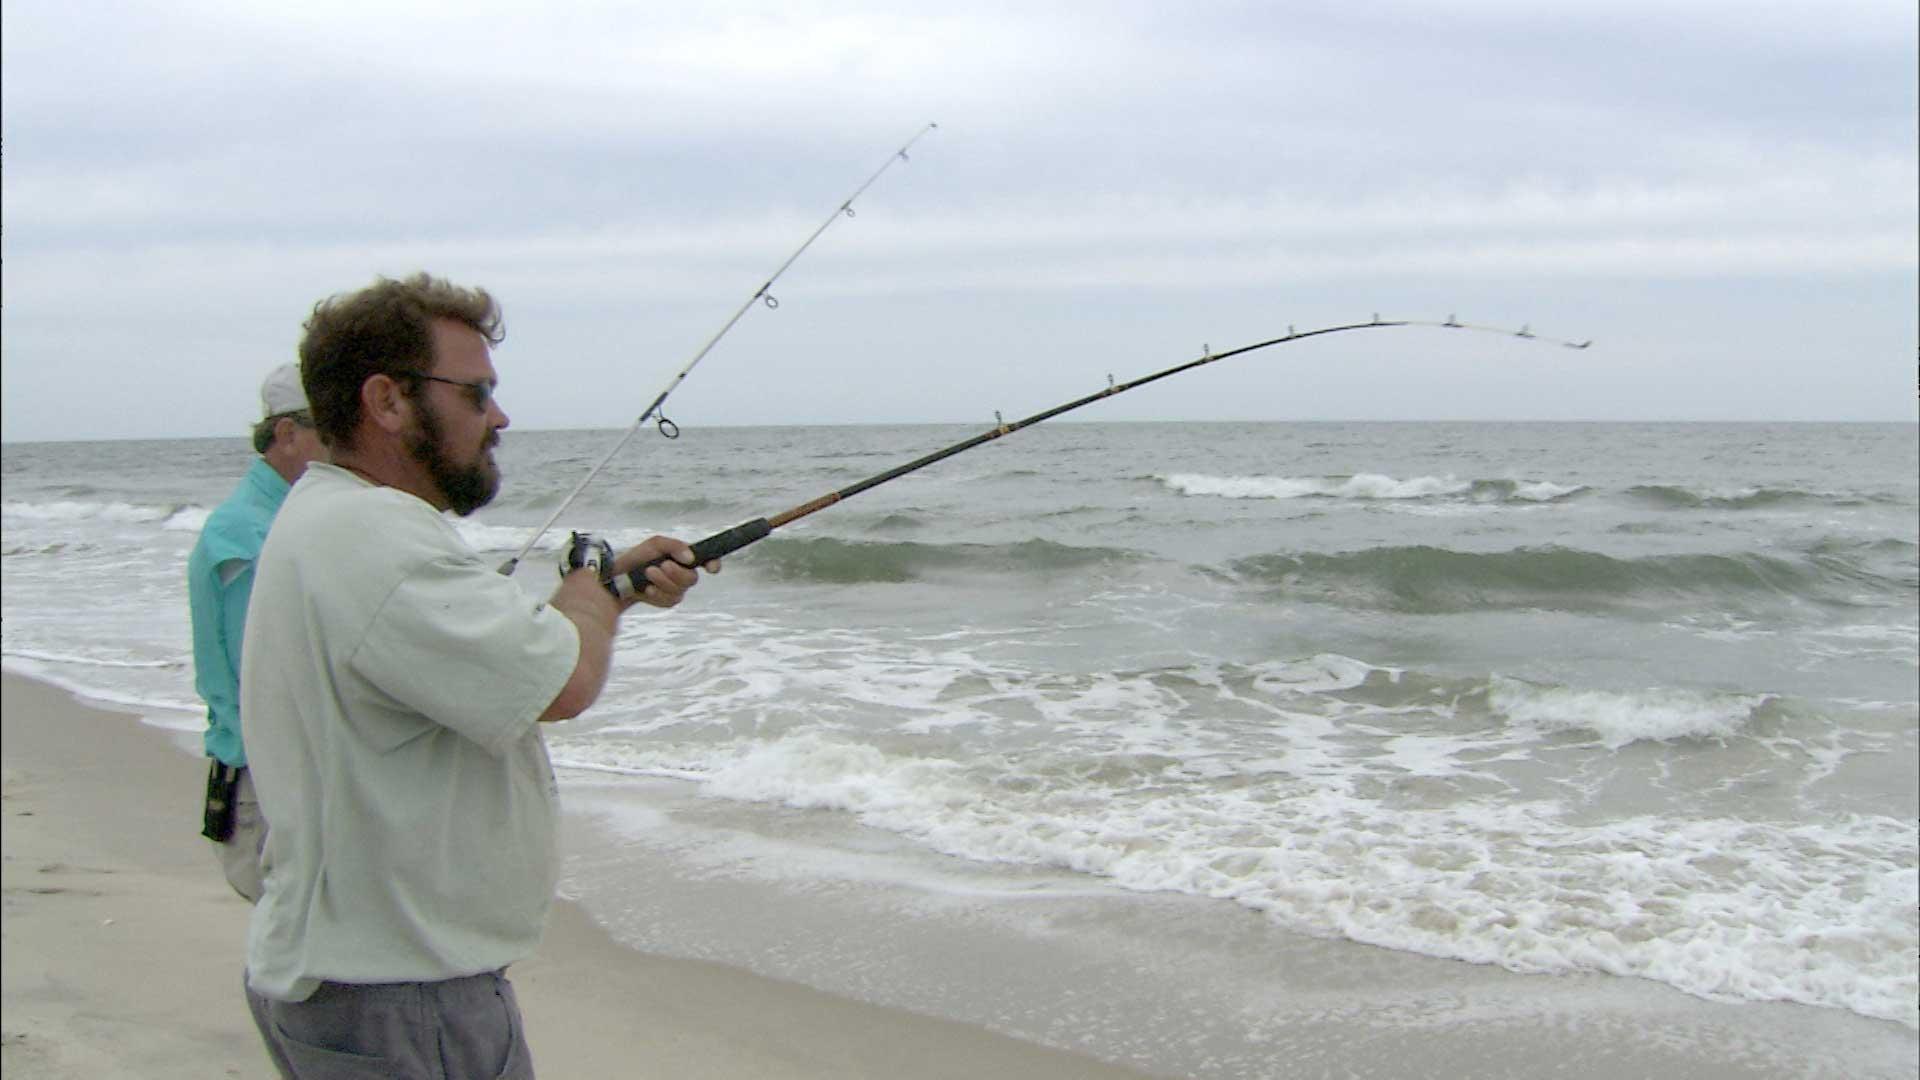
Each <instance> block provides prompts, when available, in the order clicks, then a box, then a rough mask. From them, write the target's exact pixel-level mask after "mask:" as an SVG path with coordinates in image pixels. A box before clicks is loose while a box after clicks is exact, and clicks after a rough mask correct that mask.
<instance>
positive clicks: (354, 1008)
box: [243, 971, 533, 1080]
mask: <svg viewBox="0 0 1920 1080" xmlns="http://www.w3.org/2000/svg"><path fill="white" fill-rule="evenodd" d="M243 979H244V976H243ZM246 992H247V1008H248V1009H249V1010H250V1011H251V1012H252V1013H253V1023H254V1026H255V1027H258V1028H259V1029H260V1037H261V1038H262V1039H264V1040H266V1044H267V1056H269V1057H271V1058H272V1059H273V1064H274V1067H275V1068H277V1069H279V1070H280V1075H281V1076H282V1077H284V1078H285V1080H376V1078H377V1080H495V1078H499V1080H533V1057H532V1055H531V1054H530V1053H529V1052H528V1051H527V1041H526V1038H525V1037H524V1035H523V1034H522V1031H521V1024H520V1003H519V1001H517V1000H516V999H515V998H514V996H513V984H512V983H510V982H508V981H507V978H506V976H505V975H504V974H502V973H500V972H497V971H495V972H487V973H485V974H481V975H469V976H467V977H466V978H463V979H448V980H446V981H444V982H412V983H375V984H352V983H321V984H320V988H319V989H318V990H315V991H314V992H313V996H312V997H310V998H308V999H307V1000H305V1001H275V1000H273V999H272V998H267V997H263V996H261V995H259V994H256V993H254V991H253V988H252V987H247V988H246Z"/></svg>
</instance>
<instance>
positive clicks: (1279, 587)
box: [738, 537, 1916, 615]
mask: <svg viewBox="0 0 1920 1080" xmlns="http://www.w3.org/2000/svg"><path fill="white" fill-rule="evenodd" d="M1158 561H1160V560H1159V558H1158V557H1157V556H1154V555H1151V554H1149V553H1146V552H1140V551H1131V550H1126V549H1122V548H1114V547H1102V546H1086V547H1083V546H1078V545H1072V544H1062V543H1056V542H1054V541H1050V540H1023V541H1019V542H1014V543H1005V544H990V543H958V544H940V543H931V542H921V541H908V540H886V541H883V540H848V539H837V538H831V537H803V538H793V539H783V538H779V537H776V538H773V539H769V540H766V541H763V542H761V543H760V544H758V545H756V546H755V547H754V548H753V549H752V550H751V552H749V553H746V554H743V555H741V556H739V562H738V565H739V566H740V567H741V568H742V571H743V572H748V573H753V574H757V575H764V576H767V577H771V578H774V579H777V580H782V581H790V582H796V583H806V584H839V585H846V584H900V583H907V582H916V581H925V580H931V579H937V578H942V577H950V576H954V575H959V574H965V573H991V574H995V575H1059V574H1063V573H1065V574H1111V573H1113V572H1117V571H1122V570H1124V569H1125V568H1127V567H1140V566H1145V565H1147V564H1150V563H1155V562H1158ZM1196 569H1199V570H1201V571H1202V572H1209V573H1210V572H1211V571H1208V570H1207V569H1206V568H1196ZM1225 569H1226V570H1227V571H1228V572H1229V573H1230V574H1232V575H1233V576H1234V578H1236V579H1237V580H1239V581H1241V582H1244V583H1246V584H1247V585H1249V586H1252V587H1255V588H1258V589H1261V590H1266V591H1269V592H1271V593H1273V594H1275V595H1276V596H1280V597H1284V598H1287V599H1293V600H1304V601H1312V602H1328V603H1338V604H1340V605H1342V606H1346V607H1354V608H1364V609H1372V610H1382V611H1392V612H1401V613H1405V614H1422V615H1431V614H1450V613H1458V612H1472V611H1483V610H1488V609H1502V610H1506V609H1540V610H1564V611H1623V610H1630V609H1632V608H1634V607H1658V606H1662V605H1668V606H1670V605H1671V604H1673V603H1676V602H1686V603H1699V602H1706V603H1709V604H1712V605H1715V606H1716V609H1718V608H1720V607H1725V608H1731V609H1736V610H1754V609H1766V608H1767V607H1768V606H1769V605H1780V604H1788V605H1791V604H1802V603H1812V604H1819V605H1823V606H1827V607H1831V608H1835V609H1846V608H1860V607H1882V606H1890V605H1897V604H1900V603H1902V602H1911V601H1912V600H1913V597H1914V593H1915V588H1916V584H1915V580H1914V578H1913V573H1912V570H1911V568H1908V567H1906V566H1905V564H1904V562H1903V561H1902V560H1901V559H1900V557H1899V554H1898V553H1894V552H1887V551H1880V550H1864V551H1863V550H1859V549H1853V548H1849V547H1848V546H1847V545H1844V544H1827V545H1824V546H1822V547H1820V548H1818V549H1816V551H1815V552H1812V553H1809V554H1807V555H1806V556H1804V557H1800V558H1792V557H1787V556H1785V555H1782V554H1760V553H1756V552H1745V553H1736V554H1677V555H1660V556H1642V557H1637V558H1617V557H1614V556H1610V555H1603V554H1600V553H1598V552H1591V551H1580V550H1575V549H1570V548H1559V547H1540V548H1521V549H1516V550H1511V551H1495V552H1468V551H1451V550H1447V549H1443V548H1434V547H1426V546H1421V545H1414V546H1391V547H1378V548H1368V549H1363V550H1360V551H1352V552H1343V553H1338V554H1321V553H1314V552H1305V553H1298V554H1277V553H1276V554H1268V555H1256V556H1251V557H1248V558H1243V559H1236V560H1233V561H1232V562H1230V563H1229V564H1227V566H1226V567H1225Z"/></svg>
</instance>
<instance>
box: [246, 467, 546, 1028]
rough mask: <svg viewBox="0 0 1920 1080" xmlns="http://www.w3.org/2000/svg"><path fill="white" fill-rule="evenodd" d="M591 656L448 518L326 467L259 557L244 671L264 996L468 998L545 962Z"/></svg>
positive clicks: (283, 514) (252, 978)
mask: <svg viewBox="0 0 1920 1080" xmlns="http://www.w3.org/2000/svg"><path fill="white" fill-rule="evenodd" d="M578 656H579V638H578V634H577V632H576V631H575V629H574V626H573V624H572V622H570V621H569V620H568V619H567V618H566V617H565V616H564V615H561V614H560V613H559V612H557V611H554V610H553V609H552V608H550V607H547V606H545V605H544V604H543V603H542V602H540V601H539V600H537V599H536V598H534V597H531V596H529V595H527V594H526V593H525V592H524V591H523V590H522V589H521V588H520V586H519V585H517V584H516V583H514V582H513V581H512V580H511V579H509V578H506V577H502V576H501V575H499V574H498V573H496V572H495V571H494V570H493V568H492V567H490V566H488V565H486V563H485V562H484V561H483V560H482V558H481V557H480V556H479V554H477V553H476V552H474V551H473V550H472V548H470V547H469V546H468V545H467V544H466V543H465V542H464V541H463V540H462V539H461V537H460V535H459V533H458V532H456V531H455V530H454V528H453V526H452V524H451V523H450V522H448V521H447V520H446V519H445V518H444V517H442V516H441V515H440V514H439V513H438V512H436V511H435V510H434V509H433V507H432V506H430V505H428V504H427V503H425V502H423V501H421V500H420V499H418V498H415V497H414V496H412V495H408V494H406V493H404V492H401V491H398V490H395V489H393V488H383V487H377V486H374V485H372V484H369V483H367V482H365V481H364V480H361V479H360V478H359V477H357V476H355V475H354V474H352V473H350V472H347V471H345V470H343V469H338V468H335V467H333V466H330V465H324V464H318V463H316V464H314V465H311V466H309V467H308V469H307V471H306V475H305V476H303V477H302V478H301V480H300V482H299V483H297V484H295V485H294V488H293V491H292V492H291V493H290V494H289V495H288V496H287V501H286V504H285V505H284V506H283V507H282V508H281V510H280V515H279V517H278V518H277V519H276V521H275V522H274V526H273V530H272V532H271V533H270V534H269V536H268V537H267V543H266V546H265V547H264V548H263V549H262V551H261V554H260V561H259V565H258V568H257V570H256V577H255V581H254V586H253V600H252V603H251V606H250V607H249V611H248V617H247V635H246V644H245V648H244V649H243V651H242V657H243V665H244V666H243V669H242V671H241V678H240V686H241V716H242V717H243V718H244V719H243V721H242V724H243V732H244V737H245V740H246V745H247V755H248V760H249V764H250V767H251V768H252V771H253V776H254V785H255V787H256V789H257V790H258V792H259V797H260V807H261V811H262V812H263V813H264V814H265V816H266V818H267V822H268V825H269V830H268V837H267V849H266V855H265V864H266V867H267V880H266V893H265V895H264V896H263V897H262V898H261V900H260V902H259V903H258V904H257V905H256V906H255V908H254V912H253V920H252V924H251V926H250V928H249V931H248V941H247V967H248V979H249V982H250V983H251V985H252V986H253V988H254V989H255V990H257V991H259V992H260V993H262V994H265V995H267V996H269V997H275V998H279V999H282V1000H287V1001H297V1000H303V999H305V998H306V997H307V996H308V995H310V994H311V993H312V992H313V989H314V987H315V986H316V985H317V984H318V983H319V982H321V981H334V982H355V983H379V982H413V981H424V980H435V979H449V978H458V977H460V976H465V975H472V974H476V973H478V972H482V971H491V970H494V969H497V968H501V967H505V966H506V965H508V964H510V963H513V962H514V961H516V960H519V959H522V958H524V957H525V956H527V955H529V954H530V953H531V952H532V951H533V948H534V946H535V945H536V944H537V943H538V941H539V937H540V931H541V928H542V927H543V925H544V924H545V921H546V915H547V909H548V905H549V904H550V902H551V900H552V897H553V888H554V884H555V880H556V877H557V873H558V856H557V850H556V845H555V833H556V825H557V817H556V805H555V800H554V796H555V786H554V778H553V769H552V766H551V765H550V764H549V762H548V760H547V750H546V743H545V742H544V741H543V740H542V738H541V735H540V731H539V716H540V714H541V713H542V712H544V711H545V710H546V708H547V706H548V705H549V704H550V703H552V701H553V699H554V697H555V696H557V695H558V694H559V692H560V688H561V687H562V686H563V685H565V683H566V681H567V678H568V676H569V675H571V674H572V672H573V668H574V664H575V662H576V660H577V659H578Z"/></svg>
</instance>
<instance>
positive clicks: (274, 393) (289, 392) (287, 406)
mask: <svg viewBox="0 0 1920 1080" xmlns="http://www.w3.org/2000/svg"><path fill="white" fill-rule="evenodd" d="M260 407H261V408H262V409H265V410H266V411H265V412H263V413H261V414H260V418H261V419H263V420H264V419H266V418H267V417H269V416H280V415H282V414H284V413H291V412H306V411H307V392H306V391H305V390H303V389H301V387H300V365H298V364H281V365H280V366H279V367H277V368H274V369H273V371H272V372H271V373H269V374H268V375H267V381H266V382H263V383H261V384H260Z"/></svg>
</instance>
